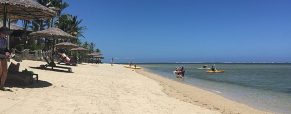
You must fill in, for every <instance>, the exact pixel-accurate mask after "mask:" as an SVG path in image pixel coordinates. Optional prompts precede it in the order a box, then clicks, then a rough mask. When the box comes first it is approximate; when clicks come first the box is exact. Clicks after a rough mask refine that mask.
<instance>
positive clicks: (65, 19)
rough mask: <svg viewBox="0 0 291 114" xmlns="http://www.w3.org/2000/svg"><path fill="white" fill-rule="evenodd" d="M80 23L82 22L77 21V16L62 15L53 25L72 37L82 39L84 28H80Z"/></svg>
mask: <svg viewBox="0 0 291 114" xmlns="http://www.w3.org/2000/svg"><path fill="white" fill-rule="evenodd" d="M81 23H82V20H80V19H78V17H77V16H73V15H70V14H64V15H61V16H60V17H59V20H58V21H57V22H56V23H55V25H56V26H57V27H58V28H60V29H62V30H63V31H65V32H67V33H69V34H71V35H73V36H76V37H84V36H83V31H84V30H85V29H86V27H85V26H81Z"/></svg>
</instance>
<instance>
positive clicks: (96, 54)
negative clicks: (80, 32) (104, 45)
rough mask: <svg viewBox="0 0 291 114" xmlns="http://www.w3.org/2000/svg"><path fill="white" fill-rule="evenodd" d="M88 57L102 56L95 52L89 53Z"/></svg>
mask: <svg viewBox="0 0 291 114" xmlns="http://www.w3.org/2000/svg"><path fill="white" fill-rule="evenodd" d="M88 55H89V56H100V55H102V54H100V53H97V52H93V53H90V54H88Z"/></svg>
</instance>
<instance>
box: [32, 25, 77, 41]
mask: <svg viewBox="0 0 291 114" xmlns="http://www.w3.org/2000/svg"><path fill="white" fill-rule="evenodd" d="M29 36H31V37H33V38H49V39H76V37H74V36H72V35H70V34H68V33H66V32H64V31H63V30H61V29H59V28H54V27H52V28H48V29H45V30H41V31H36V32H32V33H30V34H29Z"/></svg>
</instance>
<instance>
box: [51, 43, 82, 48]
mask: <svg viewBox="0 0 291 114" xmlns="http://www.w3.org/2000/svg"><path fill="white" fill-rule="evenodd" d="M56 47H57V48H69V49H70V48H76V47H78V45H76V44H73V43H71V42H62V43H58V44H56Z"/></svg>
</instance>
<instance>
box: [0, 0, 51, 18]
mask: <svg viewBox="0 0 291 114" xmlns="http://www.w3.org/2000/svg"><path fill="white" fill-rule="evenodd" d="M5 5H6V6H7V16H8V18H9V19H23V20H31V19H50V18H52V17H54V16H55V15H56V13H55V11H53V10H51V9H49V8H47V7H45V6H43V5H41V4H39V3H37V2H36V1H33V0H0V12H1V13H0V16H1V17H3V11H4V6H5Z"/></svg>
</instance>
